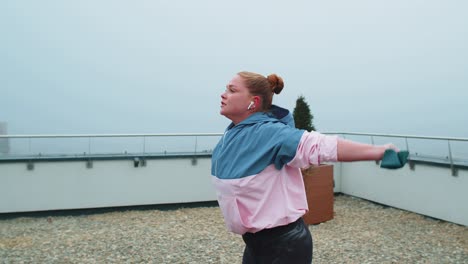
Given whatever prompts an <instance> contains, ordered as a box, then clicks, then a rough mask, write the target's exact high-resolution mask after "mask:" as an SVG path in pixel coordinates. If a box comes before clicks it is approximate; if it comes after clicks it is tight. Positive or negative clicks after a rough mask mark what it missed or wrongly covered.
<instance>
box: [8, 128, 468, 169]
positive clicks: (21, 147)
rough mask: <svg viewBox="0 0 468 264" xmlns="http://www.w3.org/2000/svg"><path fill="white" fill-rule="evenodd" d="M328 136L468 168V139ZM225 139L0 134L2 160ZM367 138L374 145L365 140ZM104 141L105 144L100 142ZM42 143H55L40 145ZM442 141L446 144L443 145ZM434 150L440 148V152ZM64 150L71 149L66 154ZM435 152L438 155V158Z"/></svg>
mask: <svg viewBox="0 0 468 264" xmlns="http://www.w3.org/2000/svg"><path fill="white" fill-rule="evenodd" d="M324 134H334V135H340V136H342V137H344V138H350V137H357V138H352V139H353V140H356V141H363V142H365V143H370V144H383V143H388V142H389V141H390V142H391V141H392V140H394V139H398V140H401V141H402V142H400V143H401V144H397V146H399V147H400V148H401V149H406V150H408V151H410V160H412V161H416V162H430V163H434V164H445V165H447V166H449V167H450V168H451V170H452V174H453V175H456V174H457V168H459V167H468V162H467V161H468V152H466V153H461V152H460V153H458V154H457V155H454V144H455V143H458V144H466V147H465V146H463V147H461V148H460V150H461V151H462V152H463V151H467V150H468V138H459V137H434V136H418V135H397V134H378V133H359V132H324ZM221 136H222V133H162V134H161V133H160V134H69V135H60V134H50V135H0V160H11V159H22V158H28V159H38V158H44V157H48V158H53V157H57V156H60V157H91V156H94V157H96V156H98V155H101V156H102V155H104V156H105V155H114V156H115V155H120V156H126V155H135V154H138V155H168V154H177V153H179V154H180V153H186V154H197V153H205V154H206V153H207V154H210V153H211V151H212V149H213V148H214V146H215V145H216V143H217V141H218V140H219V138H220V137H221ZM363 137H364V138H367V139H368V140H370V142H369V141H366V140H363V139H362V138H363ZM63 139H65V140H68V141H70V140H80V141H79V142H78V144H71V142H68V143H65V144H60V142H59V141H60V140H63ZM101 139H102V141H99V140H101ZM160 139H164V140H163V141H162V140H160ZM383 139H385V141H383ZM41 140H51V141H46V142H42V143H39V141H41ZM416 140H423V141H424V142H419V144H418V143H415V142H414V141H416ZM13 141H15V142H13ZM19 141H22V142H19ZM24 141H26V142H24ZM106 141H107V142H106ZM410 141H412V142H410ZM435 142H439V143H437V144H436V143H435ZM440 142H443V144H442V145H441V143H440ZM392 143H395V142H392ZM410 143H411V144H410ZM2 144H3V148H2ZM444 144H445V146H444ZM436 145H437V146H436ZM5 146H6V147H5ZM403 146H404V147H403ZM427 146H432V149H429V150H427V151H426V152H424V151H420V150H421V149H424V147H427ZM67 147H68V148H69V149H67ZM434 147H437V150H435V148H434ZM458 147H460V146H458ZM5 149H6V151H5ZM64 149H67V150H66V151H64ZM2 150H3V152H2ZM435 152H437V153H436V154H435V155H434V154H433V153H435ZM444 152H445V153H444ZM431 154H432V155H431Z"/></svg>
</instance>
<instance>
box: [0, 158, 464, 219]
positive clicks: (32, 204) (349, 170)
mask: <svg viewBox="0 0 468 264" xmlns="http://www.w3.org/2000/svg"><path fill="white" fill-rule="evenodd" d="M210 167H211V159H210V157H202V158H197V159H196V162H193V160H192V158H190V157H180V158H174V157H172V158H161V159H148V160H146V166H141V164H139V166H138V167H135V166H134V162H133V160H96V161H93V162H92V168H88V167H87V166H86V161H41V162H35V163H34V168H33V169H32V170H28V168H27V163H26V162H2V163H0V213H12V212H31V211H47V210H63V209H84V208H99V207H118V206H137V205H152V204H171V203H189V202H205V201H215V200H216V194H215V190H214V188H213V185H212V183H211V173H210ZM334 178H335V189H334V190H335V192H341V193H344V194H348V195H351V196H356V197H360V198H363V199H367V200H370V201H374V202H377V203H381V204H385V205H388V206H391V207H396V208H400V209H404V210H408V211H412V212H416V213H419V214H422V215H426V216H430V217H433V218H438V219H442V220H446V221H449V222H453V223H457V224H461V225H465V226H468V206H467V202H468V191H467V190H468V171H467V170H466V169H460V170H459V171H458V176H452V174H451V170H450V169H449V168H444V167H438V166H433V165H427V164H416V165H415V168H414V170H411V169H410V168H409V166H408V165H406V166H405V167H403V168H402V169H398V170H388V169H381V168H380V167H379V165H377V164H376V163H375V162H351V163H336V164H334Z"/></svg>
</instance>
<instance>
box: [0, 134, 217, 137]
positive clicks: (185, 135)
mask: <svg viewBox="0 0 468 264" xmlns="http://www.w3.org/2000/svg"><path fill="white" fill-rule="evenodd" d="M222 135H223V133H162V134H68V135H63V134H62V135H61V134H56V135H54V134H49V135H47V134H46V135H0V138H90V137H92V138H95V137H204V136H206V137H213V136H222Z"/></svg>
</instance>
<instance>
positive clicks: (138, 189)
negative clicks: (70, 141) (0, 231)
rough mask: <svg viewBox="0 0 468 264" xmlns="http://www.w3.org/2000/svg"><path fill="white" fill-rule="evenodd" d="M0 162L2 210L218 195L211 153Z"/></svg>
mask: <svg viewBox="0 0 468 264" xmlns="http://www.w3.org/2000/svg"><path fill="white" fill-rule="evenodd" d="M192 162H193V161H192V159H191V158H169V159H152V160H146V166H138V167H134V163H133V161H132V160H107V161H93V162H92V168H87V166H86V162H85V161H54V162H36V163H34V169H33V170H28V169H27V166H26V165H27V164H26V163H25V162H16V163H0V213H6V212H29V211H44V210H62V209H78V208H80V209H82V208H98V207H114V206H133V205H150V204H169V203H186V202H199V201H214V200H216V195H215V191H214V189H213V187H212V184H211V176H210V166H211V159H210V158H209V157H206V158H197V160H196V162H194V163H192Z"/></svg>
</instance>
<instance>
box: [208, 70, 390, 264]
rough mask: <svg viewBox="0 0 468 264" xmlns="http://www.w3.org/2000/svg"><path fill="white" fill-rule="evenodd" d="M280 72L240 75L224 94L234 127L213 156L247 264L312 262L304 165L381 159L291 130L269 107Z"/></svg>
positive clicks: (287, 119)
mask: <svg viewBox="0 0 468 264" xmlns="http://www.w3.org/2000/svg"><path fill="white" fill-rule="evenodd" d="M283 86H284V83H283V80H282V79H281V78H280V77H279V76H277V75H276V74H271V75H269V76H268V77H264V76H262V75H260V74H256V73H252V72H240V73H238V74H237V75H236V76H234V78H233V79H232V80H231V81H230V82H229V83H228V84H227V86H226V91H225V92H224V93H223V94H222V95H221V114H222V115H224V116H226V117H227V118H228V119H230V120H231V121H232V123H231V124H230V125H229V126H228V128H227V129H226V132H225V133H224V135H223V137H222V139H221V140H220V142H219V143H218V144H217V146H216V147H215V149H214V151H213V156H212V169H211V172H212V175H213V177H212V179H213V183H214V186H215V188H216V191H217V194H218V202H219V205H220V208H221V211H222V213H223V216H224V219H225V223H226V226H227V228H228V230H230V231H231V232H234V233H237V234H240V235H242V238H243V240H244V241H245V244H246V246H245V250H244V256H243V263H311V262H312V236H311V234H310V232H309V229H308V227H307V226H306V225H305V224H304V222H303V221H302V216H303V215H304V214H305V213H306V212H307V210H308V205H307V199H306V194H305V188H304V182H303V179H302V174H301V168H306V167H309V166H311V165H318V164H320V163H322V162H326V161H329V162H334V161H358V160H380V159H381V158H382V156H383V154H384V151H385V150H386V149H388V148H392V149H396V148H395V147H394V146H393V145H391V144H387V145H383V146H374V145H368V144H362V143H357V142H352V141H349V140H344V139H341V138H338V137H336V136H328V135H323V134H320V133H317V132H307V131H304V130H300V129H296V128H294V120H293V118H292V116H291V114H290V113H289V111H288V110H286V109H283V108H280V107H277V106H275V105H272V99H273V93H275V94H279V93H280V92H281V90H282V89H283Z"/></svg>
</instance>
